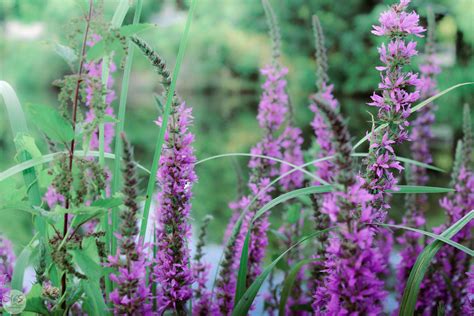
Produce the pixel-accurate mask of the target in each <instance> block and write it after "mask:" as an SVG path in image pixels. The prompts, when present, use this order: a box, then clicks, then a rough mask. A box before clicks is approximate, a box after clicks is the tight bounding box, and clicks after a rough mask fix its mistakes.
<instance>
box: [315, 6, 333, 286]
mask: <svg viewBox="0 0 474 316" xmlns="http://www.w3.org/2000/svg"><path fill="white" fill-rule="evenodd" d="M313 33H314V42H315V43H314V44H315V59H316V88H317V93H318V95H319V96H320V97H321V98H323V99H324V100H325V101H326V102H327V103H328V104H329V105H330V106H331V108H332V109H333V110H337V109H338V108H339V105H338V102H337V100H336V99H335V98H334V95H333V92H332V91H333V88H334V86H333V85H332V84H330V83H329V76H328V73H327V72H328V62H327V55H326V45H325V41H324V32H323V29H322V26H321V23H320V21H319V18H318V17H317V16H316V15H313ZM310 101H311V103H310V105H309V108H310V110H311V111H312V112H313V113H314V118H313V121H312V122H311V126H312V128H313V131H314V135H315V136H316V142H315V145H316V146H317V156H316V157H315V158H323V157H328V156H332V155H334V154H335V153H336V152H335V150H334V147H333V143H332V142H331V137H332V136H331V135H332V134H331V128H330V126H328V124H327V122H326V120H325V118H324V115H323V114H322V113H321V111H320V110H319V109H318V106H317V105H316V104H315V103H314V102H313V100H310ZM315 167H316V168H317V170H316V174H317V176H318V177H319V178H321V179H323V180H325V181H326V182H332V181H333V177H334V162H333V161H331V160H326V161H321V162H317V163H315ZM314 184H316V185H317V184H319V183H318V182H315V183H314ZM311 198H312V202H313V209H314V221H315V229H316V230H321V229H324V228H326V227H327V224H328V223H329V218H328V215H327V214H324V213H321V206H322V205H324V204H325V201H327V200H329V199H332V194H331V193H324V194H322V195H319V194H318V195H317V196H316V195H313V196H312V197H311ZM327 237H328V236H327V234H321V235H320V236H319V237H318V238H317V240H316V246H317V248H316V249H317V251H315V254H314V256H315V258H318V257H321V256H323V255H324V254H323V252H324V249H326V243H327ZM323 274H324V273H323V271H322V267H321V265H320V263H319V262H316V263H314V264H313V269H312V279H311V280H310V282H309V286H308V288H309V291H310V294H311V295H313V294H314V291H315V290H316V288H318V287H320V286H322V284H321V280H322V277H323Z"/></svg>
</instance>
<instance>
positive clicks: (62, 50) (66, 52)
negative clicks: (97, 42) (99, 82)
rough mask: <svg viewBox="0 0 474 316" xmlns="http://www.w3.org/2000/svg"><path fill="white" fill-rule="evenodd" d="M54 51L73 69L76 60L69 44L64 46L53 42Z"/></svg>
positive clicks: (75, 55)
mask: <svg viewBox="0 0 474 316" xmlns="http://www.w3.org/2000/svg"><path fill="white" fill-rule="evenodd" d="M54 51H55V52H56V54H58V55H59V56H60V57H61V58H62V59H63V60H64V61H65V62H66V63H67V64H68V65H69V68H71V69H74V66H75V63H76V62H77V60H78V57H77V54H76V52H75V51H74V49H72V48H71V47H69V46H64V45H62V44H60V43H55V44H54Z"/></svg>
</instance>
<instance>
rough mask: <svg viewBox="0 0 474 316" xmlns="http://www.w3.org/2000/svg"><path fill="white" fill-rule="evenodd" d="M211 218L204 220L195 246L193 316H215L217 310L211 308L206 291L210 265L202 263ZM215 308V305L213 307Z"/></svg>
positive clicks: (209, 298)
mask: <svg viewBox="0 0 474 316" xmlns="http://www.w3.org/2000/svg"><path fill="white" fill-rule="evenodd" d="M211 219H212V216H210V215H208V216H206V217H205V218H204V221H203V223H202V225H201V231H200V233H199V237H198V242H197V245H196V254H195V255H194V265H193V275H194V279H195V280H196V283H197V286H196V288H195V289H194V293H193V315H194V316H207V315H215V314H216V313H217V310H216V309H214V308H213V305H212V302H211V292H210V291H208V290H207V288H206V283H207V280H208V274H209V270H210V267H211V266H210V264H206V263H204V262H203V257H204V249H203V248H204V245H205V239H206V233H207V228H208V226H209V222H210V221H211ZM214 306H215V305H214Z"/></svg>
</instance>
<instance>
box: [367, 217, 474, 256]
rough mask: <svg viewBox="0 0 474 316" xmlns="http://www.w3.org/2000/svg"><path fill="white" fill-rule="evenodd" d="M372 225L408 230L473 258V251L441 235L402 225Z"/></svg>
mask: <svg viewBox="0 0 474 316" xmlns="http://www.w3.org/2000/svg"><path fill="white" fill-rule="evenodd" d="M374 225H378V226H383V227H387V228H397V229H404V230H409V231H412V232H415V233H418V234H421V235H425V236H428V237H431V238H433V239H436V240H439V241H442V242H444V243H446V244H448V245H450V246H452V247H454V248H457V249H459V250H461V251H462V252H465V253H466V254H468V255H469V256H471V257H473V256H474V251H473V250H471V249H469V248H467V247H466V246H464V245H461V244H459V243H457V242H455V241H452V240H451V239H449V238H446V237H443V236H442V235H436V234H433V233H430V232H427V231H425V230H422V229H417V228H413V227H408V226H403V225H394V224H374Z"/></svg>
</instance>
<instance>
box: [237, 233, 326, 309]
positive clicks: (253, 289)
mask: <svg viewBox="0 0 474 316" xmlns="http://www.w3.org/2000/svg"><path fill="white" fill-rule="evenodd" d="M330 229H331V228H327V229H324V230H321V231H317V232H314V233H312V234H311V235H308V236H306V237H303V238H302V239H300V241H298V242H297V243H295V244H293V245H292V246H291V247H290V248H288V249H287V250H285V251H284V252H283V253H282V254H280V255H279V256H278V257H277V258H276V259H275V260H273V261H272V262H271V263H270V264H269V265H268V266H267V267H266V268H265V269H264V270H263V272H262V273H261V274H260V275H259V276H258V277H257V278H256V279H255V281H254V282H253V283H252V284H251V285H250V286H249V288H248V289H247V290H246V291H245V293H244V294H243V295H242V298H241V299H240V300H239V301H238V302H237V304H236V305H235V308H234V310H233V311H232V316H245V315H247V314H248V311H249V310H250V307H251V306H252V303H253V301H254V300H255V297H256V296H257V294H258V292H259V290H260V288H261V287H262V284H263V282H264V281H265V279H266V278H267V277H268V275H269V274H270V272H271V271H272V270H273V268H274V267H275V266H276V265H277V264H278V262H279V261H280V260H281V259H282V258H283V257H284V256H285V255H286V254H287V253H289V252H290V251H291V250H293V249H294V248H295V247H297V246H298V245H300V244H301V243H303V242H305V241H306V240H309V239H311V238H314V237H316V236H318V235H320V234H323V233H326V232H328V231H329V230H330Z"/></svg>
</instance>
